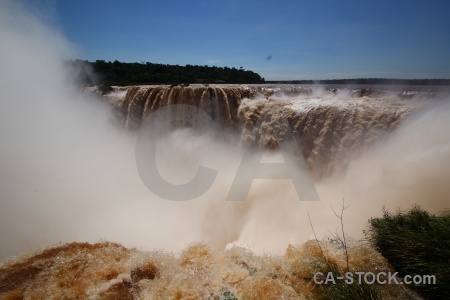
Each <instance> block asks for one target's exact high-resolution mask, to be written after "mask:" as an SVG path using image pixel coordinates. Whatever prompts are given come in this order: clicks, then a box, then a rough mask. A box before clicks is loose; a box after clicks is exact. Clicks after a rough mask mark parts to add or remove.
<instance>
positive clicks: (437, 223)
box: [365, 205, 450, 299]
mask: <svg viewBox="0 0 450 300" xmlns="http://www.w3.org/2000/svg"><path fill="white" fill-rule="evenodd" d="M365 234H366V237H367V238H368V240H369V241H370V242H371V244H372V245H373V246H374V247H375V248H376V249H377V250H378V251H380V252H381V254H382V255H383V256H384V257H385V258H386V259H387V260H388V261H389V262H390V263H391V264H392V265H393V266H394V267H395V269H396V271H398V272H399V275H401V276H406V275H411V276H414V275H435V276H436V284H426V285H416V288H417V290H418V291H419V292H420V293H421V294H422V295H424V296H425V297H427V298H428V299H450V214H449V213H448V212H447V213H445V214H442V215H441V216H436V215H432V214H429V213H428V212H426V211H424V210H422V209H421V208H420V207H419V206H417V205H416V206H414V207H413V208H412V209H411V210H409V211H407V212H401V211H397V212H396V213H395V214H392V213H389V212H388V211H386V210H383V217H382V218H372V219H370V220H369V228H368V230H367V231H365Z"/></svg>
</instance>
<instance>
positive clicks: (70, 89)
mask: <svg viewBox="0 0 450 300" xmlns="http://www.w3.org/2000/svg"><path fill="white" fill-rule="evenodd" d="M0 39H1V40H2V47H0V66H1V68H0V101H1V110H0V201H1V202H0V259H2V260H3V259H5V258H6V257H9V256H12V255H18V254H20V253H21V252H23V251H30V250H32V249H35V248H37V247H47V246H49V245H52V244H54V243H57V242H71V241H86V242H97V241H100V240H108V241H116V242H119V243H121V244H124V245H125V246H128V247H139V248H142V249H164V250H166V251H175V252H176V251H179V250H181V249H183V248H185V247H186V246H187V245H189V244H190V243H193V242H198V241H203V242H206V243H207V244H209V245H211V246H213V247H214V248H216V249H224V248H225V247H227V245H228V246H229V245H230V244H240V245H245V246H246V247H249V248H250V249H251V250H252V251H255V252H267V253H276V254H277V253H280V252H283V251H285V249H286V247H287V245H288V244H289V243H302V242H305V241H306V240H308V239H311V238H313V237H314V236H313V233H312V231H311V228H310V225H309V221H308V214H307V213H308V212H309V213H310V216H311V220H312V222H313V224H314V227H315V230H316V233H317V234H318V236H319V237H320V238H322V237H323V238H324V237H325V236H327V235H329V232H330V231H331V232H334V231H335V230H336V229H337V228H338V227H337V226H338V225H339V220H338V219H336V217H335V216H334V213H333V211H332V209H331V208H332V207H333V208H334V209H339V205H340V204H341V203H342V199H345V204H346V205H348V206H349V208H348V209H347V210H346V211H345V214H344V223H345V229H346V233H347V234H348V235H350V236H352V237H354V238H355V239H359V238H362V229H364V227H365V226H366V224H367V220H368V219H369V218H370V217H373V216H379V215H381V211H382V207H383V206H386V207H387V208H389V209H392V210H395V209H396V208H397V207H401V208H404V209H408V208H410V207H411V205H413V204H415V203H417V204H420V205H421V206H422V207H423V208H424V209H427V210H429V211H431V212H432V213H437V212H439V211H441V210H444V209H448V208H449V200H448V199H449V196H450V184H449V183H450V182H449V181H450V179H449V178H450V132H449V131H448V128H450V119H449V118H448V114H449V112H450V106H449V103H448V99H442V100H441V101H429V103H427V104H426V105H425V106H424V107H421V108H420V110H417V111H416V112H415V113H413V114H412V115H410V116H409V117H408V118H407V119H406V120H405V121H404V122H403V123H402V124H401V125H400V126H399V127H398V128H397V129H396V130H395V131H394V132H393V133H391V134H389V135H388V136H386V138H385V139H383V140H381V141H379V142H378V143H377V144H375V145H374V146H373V147H371V148H370V149H367V150H366V151H364V152H363V153H360V154H358V156H355V157H354V159H353V160H352V162H351V163H350V165H349V166H348V168H346V169H345V170H344V171H342V172H338V173H335V174H333V175H332V176H331V177H329V178H327V179H324V180H323V181H321V182H316V184H315V187H316V189H317V192H318V194H319V197H320V201H302V199H300V198H299V196H298V194H297V193H296V191H295V189H294V186H293V184H292V181H291V180H289V179H287V180H267V179H264V180H261V179H258V180H254V181H253V184H252V186H251V189H250V192H249V195H248V198H247V200H246V201H243V202H231V201H226V197H227V194H228V192H229V190H230V187H231V184H232V182H233V178H234V176H235V175H236V172H237V170H238V167H239V164H240V161H241V159H242V157H243V155H244V152H245V148H244V147H242V145H241V144H240V143H239V139H240V136H238V135H233V134H230V135H229V136H227V137H226V138H218V137H217V135H215V134H209V133H205V134H203V135H198V134H197V133H195V132H193V131H192V130H189V129H182V130H177V131H175V132H172V133H170V134H168V135H167V137H166V138H164V139H162V140H159V141H158V145H157V150H158V151H157V165H158V169H159V172H160V173H161V176H162V177H164V178H167V180H168V181H172V182H173V183H177V184H183V183H185V182H188V181H189V180H190V179H191V178H192V177H193V176H194V175H195V173H196V172H197V169H198V166H199V165H202V166H205V167H209V168H212V169H215V170H217V171H218V175H217V178H216V180H215V182H214V184H213V186H212V187H211V189H210V190H208V191H207V192H206V193H205V194H204V195H202V196H200V197H199V198H197V199H194V200H189V201H169V200H165V199H162V198H160V197H158V196H156V195H155V194H153V193H152V192H151V191H149V190H148V189H147V188H146V186H145V185H144V184H143V182H142V180H141V178H140V177H139V174H138V171H137V168H136V159H135V146H136V139H137V134H136V133H133V132H130V131H127V130H125V129H123V128H121V127H119V126H117V124H116V123H115V121H114V115H113V113H112V112H111V108H110V106H108V105H106V104H105V103H102V102H100V101H97V100H96V99H93V98H92V99H91V98H89V97H87V96H86V95H82V94H81V93H79V92H77V90H76V89H75V88H74V78H76V76H77V75H76V74H73V73H70V72H69V70H67V69H66V68H65V65H64V63H63V62H64V60H65V59H67V58H68V57H70V55H73V53H74V50H73V47H72V46H71V45H70V42H68V41H67V40H66V39H65V38H64V36H62V35H61V34H60V33H59V32H58V31H57V30H56V29H54V28H52V27H51V26H49V25H47V24H45V22H42V20H40V19H39V18H38V17H36V16H35V14H34V13H33V12H31V11H30V10H29V9H27V8H26V7H23V6H21V5H20V4H18V2H14V3H13V2H12V1H6V2H5V1H2V2H1V3H0ZM230 141H232V142H230ZM288 155H290V154H289V153H284V154H282V153H276V152H275V153H273V152H272V153H266V156H265V157H264V159H267V160H268V161H283V160H284V161H287V158H288V157H287V156H288ZM287 165H288V164H287ZM300 165H301V164H300ZM287 167H289V168H297V165H289V166H287ZM304 171H305V172H306V169H305V170H304ZM243 188H246V187H243Z"/></svg>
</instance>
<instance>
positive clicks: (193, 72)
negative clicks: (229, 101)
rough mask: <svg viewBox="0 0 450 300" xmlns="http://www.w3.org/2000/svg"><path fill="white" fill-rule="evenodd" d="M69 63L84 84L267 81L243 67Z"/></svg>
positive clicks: (148, 63)
mask: <svg viewBox="0 0 450 300" xmlns="http://www.w3.org/2000/svg"><path fill="white" fill-rule="evenodd" d="M68 64H69V65H70V66H71V67H73V68H74V69H75V70H77V72H78V80H79V81H80V83H81V84H83V85H104V86H111V85H135V84H184V86H188V85H189V84H190V83H205V84H207V83H264V78H261V76H259V75H258V74H257V73H255V72H252V71H249V70H244V69H243V68H240V69H236V68H228V67H223V68H219V67H214V66H212V67H210V66H206V65H205V66H193V65H186V66H179V65H175V66H174V65H164V64H155V63H150V62H147V63H123V62H119V61H117V60H116V61H114V62H106V61H104V60H96V61H95V62H89V61H83V60H74V61H69V62H68Z"/></svg>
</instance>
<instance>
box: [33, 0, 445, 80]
mask: <svg viewBox="0 0 450 300" xmlns="http://www.w3.org/2000/svg"><path fill="white" fill-rule="evenodd" d="M28 2H33V3H39V6H40V8H39V9H40V10H41V11H43V12H45V14H47V19H48V20H51V23H52V25H53V26H56V27H57V28H58V29H59V30H60V31H61V32H62V33H63V34H64V35H65V36H66V38H67V39H68V40H69V41H70V42H71V43H72V44H74V45H75V46H76V48H77V50H78V53H77V57H76V58H80V59H87V60H91V61H92V60H96V59H103V60H107V61H114V60H119V61H126V62H141V61H145V62H147V61H149V62H154V63H164V64H178V65H186V64H193V65H216V66H228V67H236V68H239V67H241V66H242V67H244V68H245V69H249V70H253V71H255V72H257V73H259V74H260V75H261V76H263V77H265V78H266V80H284V79H332V78H361V77H366V78H368V77H371V78H373V77H377V78H379V77H386V78H450V32H449V31H450V1H448V0H442V1H438V0H436V1H433V0H432V1H415V0H407V1H403V0H402V1H398V0H390V1H374V0H372V1H365V0H359V1H345V0H340V1H338V0H305V1H301V0H297V1H280V0H278V1H271V0H260V1H254V0H251V1H243V0H241V1H235V0H222V1H215V0H208V1H206V0H205V1H196V0H191V1H175V0H172V1H170V0H169V1H168V0H166V1H143V0H134V1H130V0H129V1H125V0H123V1H114V0H109V1H108V0H53V1H45V0H41V1H38V2H36V1H31V0H30V1H28ZM35 5H36V4H35ZM269 55H270V56H271V59H270V60H269V59H268V56H269Z"/></svg>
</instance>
